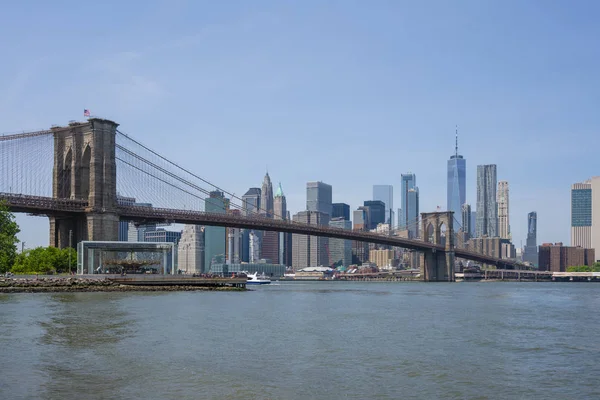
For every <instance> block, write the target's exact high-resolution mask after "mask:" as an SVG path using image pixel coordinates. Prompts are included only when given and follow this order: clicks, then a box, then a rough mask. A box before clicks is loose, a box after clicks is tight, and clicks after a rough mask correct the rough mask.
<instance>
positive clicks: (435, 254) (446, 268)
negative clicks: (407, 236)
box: [421, 250, 454, 282]
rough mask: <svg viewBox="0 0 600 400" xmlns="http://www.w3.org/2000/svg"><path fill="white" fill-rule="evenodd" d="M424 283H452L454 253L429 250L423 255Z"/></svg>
mask: <svg viewBox="0 0 600 400" xmlns="http://www.w3.org/2000/svg"><path fill="white" fill-rule="evenodd" d="M421 275H422V276H423V280H424V281H425V282H454V252H453V251H440V250H430V251H426V252H424V254H423V267H422V274H421Z"/></svg>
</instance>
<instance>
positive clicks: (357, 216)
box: [352, 207, 369, 231]
mask: <svg viewBox="0 0 600 400" xmlns="http://www.w3.org/2000/svg"><path fill="white" fill-rule="evenodd" d="M368 218H369V217H368V214H367V210H365V208H364V207H358V210H355V211H353V212H352V222H353V228H352V229H354V230H355V231H366V230H368V228H369V219H368Z"/></svg>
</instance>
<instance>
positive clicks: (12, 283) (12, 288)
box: [0, 276, 247, 294]
mask: <svg viewBox="0 0 600 400" xmlns="http://www.w3.org/2000/svg"><path fill="white" fill-rule="evenodd" d="M148 283H151V282H148ZM186 283H189V282H186ZM246 290H247V289H246V288H245V287H235V286H228V285H211V284H204V285H201V284H196V285H191V284H187V285H186V284H165V285H156V284H149V285H144V284H139V283H138V284H123V283H121V282H113V281H111V280H108V279H97V278H96V279H90V278H78V277H73V276H70V277H60V278H58V277H57V278H48V277H44V278H39V279H35V278H17V277H11V278H0V294H2V293H78V292H79V293H84V292H192V291H235V292H243V291H246Z"/></svg>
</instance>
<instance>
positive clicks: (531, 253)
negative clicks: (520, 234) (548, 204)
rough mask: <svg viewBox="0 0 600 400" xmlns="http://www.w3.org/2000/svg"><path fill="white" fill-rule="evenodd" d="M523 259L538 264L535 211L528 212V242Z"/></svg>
mask: <svg viewBox="0 0 600 400" xmlns="http://www.w3.org/2000/svg"><path fill="white" fill-rule="evenodd" d="M523 261H526V262H530V263H532V264H533V265H535V266H537V265H538V248H537V213H536V212H535V211H532V212H530V213H529V214H527V242H526V244H525V249H524V251H523Z"/></svg>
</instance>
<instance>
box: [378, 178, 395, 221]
mask: <svg viewBox="0 0 600 400" xmlns="http://www.w3.org/2000/svg"><path fill="white" fill-rule="evenodd" d="M373 200H379V201H382V202H383V204H384V206H385V221H384V222H385V223H386V224H390V226H391V225H392V224H393V223H394V187H393V186H392V185H373Z"/></svg>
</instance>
